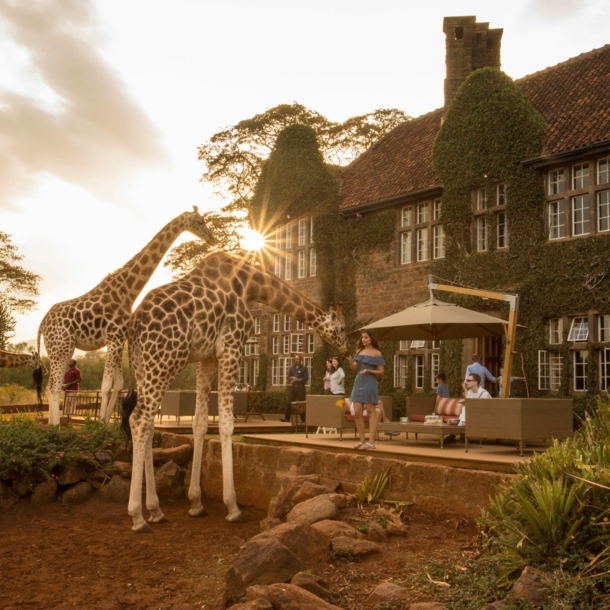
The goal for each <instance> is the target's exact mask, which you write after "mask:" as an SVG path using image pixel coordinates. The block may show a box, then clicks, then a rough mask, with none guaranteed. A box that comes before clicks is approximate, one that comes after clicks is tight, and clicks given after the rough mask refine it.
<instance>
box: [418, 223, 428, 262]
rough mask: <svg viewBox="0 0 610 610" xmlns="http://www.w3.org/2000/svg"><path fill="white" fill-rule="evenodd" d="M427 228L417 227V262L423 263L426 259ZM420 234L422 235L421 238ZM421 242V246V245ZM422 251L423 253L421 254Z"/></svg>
mask: <svg viewBox="0 0 610 610" xmlns="http://www.w3.org/2000/svg"><path fill="white" fill-rule="evenodd" d="M428 229H429V227H421V228H420V229H417V244H416V245H417V262H418V263H423V262H426V261H427V260H428V243H429V241H428ZM420 235H423V236H424V239H423V240H422V239H421V238H420ZM422 244H423V247H421V246H422ZM422 253H423V254H422Z"/></svg>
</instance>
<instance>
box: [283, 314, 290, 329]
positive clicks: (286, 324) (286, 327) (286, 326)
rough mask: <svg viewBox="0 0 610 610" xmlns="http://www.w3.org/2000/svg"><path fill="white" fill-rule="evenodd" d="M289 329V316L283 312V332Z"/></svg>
mask: <svg viewBox="0 0 610 610" xmlns="http://www.w3.org/2000/svg"><path fill="white" fill-rule="evenodd" d="M289 330H290V316H287V315H286V314H284V332H288V331H289Z"/></svg>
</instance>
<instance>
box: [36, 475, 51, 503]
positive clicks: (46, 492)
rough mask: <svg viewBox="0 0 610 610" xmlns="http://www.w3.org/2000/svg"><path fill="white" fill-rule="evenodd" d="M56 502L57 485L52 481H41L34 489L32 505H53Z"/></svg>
mask: <svg viewBox="0 0 610 610" xmlns="http://www.w3.org/2000/svg"><path fill="white" fill-rule="evenodd" d="M55 500H57V483H56V482H55V480H54V479H51V480H50V481H43V482H42V483H38V485H36V487H34V493H33V494H32V497H31V501H32V504H53V502H55Z"/></svg>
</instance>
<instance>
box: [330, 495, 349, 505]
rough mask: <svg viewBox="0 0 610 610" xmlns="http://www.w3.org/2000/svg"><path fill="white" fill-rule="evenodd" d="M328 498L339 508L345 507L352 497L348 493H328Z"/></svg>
mask: <svg viewBox="0 0 610 610" xmlns="http://www.w3.org/2000/svg"><path fill="white" fill-rule="evenodd" d="M328 499H329V500H330V501H331V502H332V503H333V504H334V505H335V506H336V507H337V508H345V507H346V506H347V505H348V504H349V503H350V497H349V496H348V495H347V494H334V493H333V494H328Z"/></svg>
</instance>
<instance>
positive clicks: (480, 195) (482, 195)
mask: <svg viewBox="0 0 610 610" xmlns="http://www.w3.org/2000/svg"><path fill="white" fill-rule="evenodd" d="M486 207H487V189H486V188H482V189H479V190H478V191H477V210H484V209H485V208H486Z"/></svg>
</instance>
